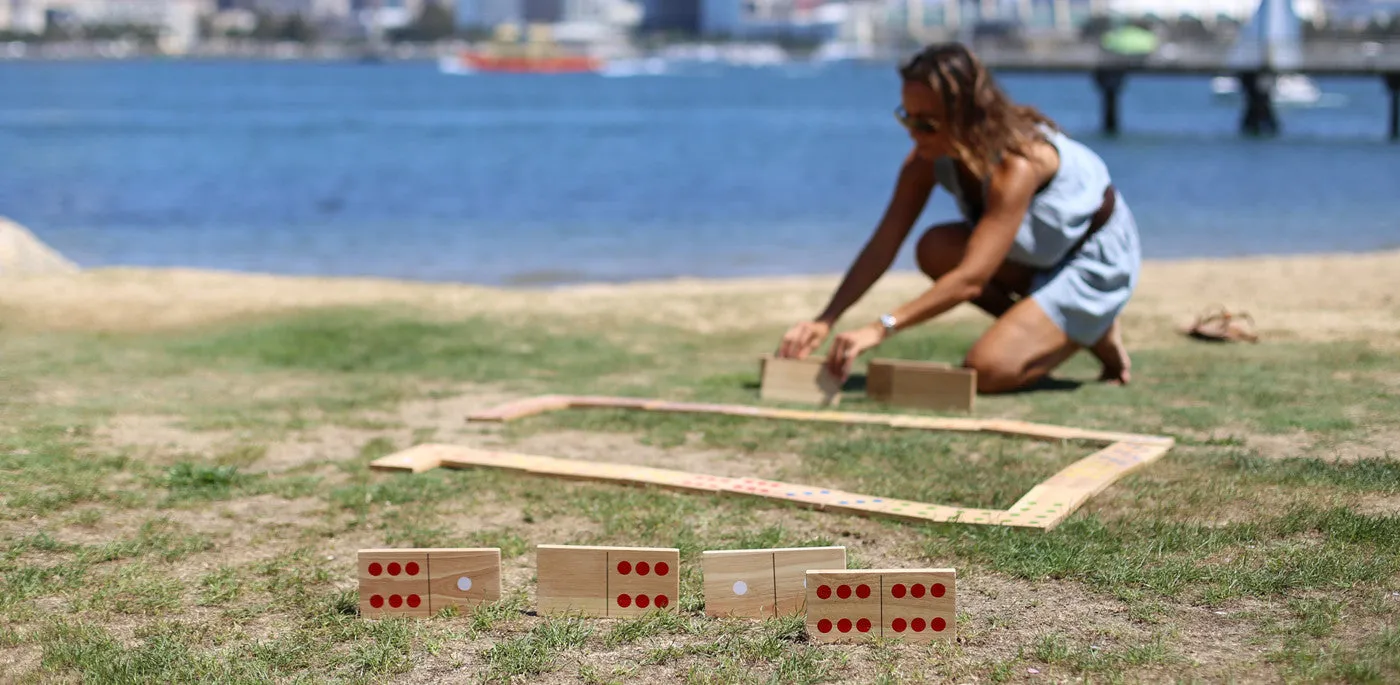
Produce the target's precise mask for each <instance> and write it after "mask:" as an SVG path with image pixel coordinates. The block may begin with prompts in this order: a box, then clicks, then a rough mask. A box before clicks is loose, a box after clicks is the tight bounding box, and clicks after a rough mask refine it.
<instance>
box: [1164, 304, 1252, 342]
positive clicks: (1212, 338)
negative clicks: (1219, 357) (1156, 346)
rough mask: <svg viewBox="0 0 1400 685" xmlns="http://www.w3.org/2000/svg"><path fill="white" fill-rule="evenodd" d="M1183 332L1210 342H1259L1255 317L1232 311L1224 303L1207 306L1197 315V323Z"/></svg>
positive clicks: (1246, 313) (1247, 313)
mask: <svg viewBox="0 0 1400 685" xmlns="http://www.w3.org/2000/svg"><path fill="white" fill-rule="evenodd" d="M1181 332H1182V333H1184V334H1186V335H1188V336H1190V337H1192V338H1195V339H1197V340H1205V341H1208V342H1250V343H1257V342H1259V334H1258V333H1256V332H1255V327H1254V318H1253V317H1251V316H1250V315H1249V312H1232V311H1230V310H1228V309H1226V308H1225V307H1224V305H1215V306H1212V307H1207V308H1206V309H1205V311H1203V312H1201V313H1200V314H1198V315H1197V316H1196V321H1195V323H1193V324H1192V325H1190V326H1189V327H1186V328H1184V329H1182V331H1181Z"/></svg>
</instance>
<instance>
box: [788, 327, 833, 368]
mask: <svg viewBox="0 0 1400 685" xmlns="http://www.w3.org/2000/svg"><path fill="white" fill-rule="evenodd" d="M828 335H831V324H829V323H826V322H823V321H803V322H802V323H799V324H797V325H796V326H793V327H792V328H791V329H789V330H788V332H787V334H786V335H784V336H783V342H782V343H781V344H780V345H778V357H780V358H783V359H805V358H806V357H807V355H809V354H811V353H813V352H815V351H816V349H817V348H818V347H821V346H822V341H824V340H826V336H828Z"/></svg>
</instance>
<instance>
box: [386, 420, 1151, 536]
mask: <svg viewBox="0 0 1400 685" xmlns="http://www.w3.org/2000/svg"><path fill="white" fill-rule="evenodd" d="M575 407H613V408H619V407H620V408H629V409H640V410H645V411H672V412H700V413H717V414H726V415H731V416H746V417H753V418H778V419H788V420H799V421H835V422H840V423H860V424H873V425H885V426H890V427H894V428H914V429H922V430H952V431H962V432H978V431H986V432H994V433H1000V434H1006V435H1019V436H1024V437H1030V438H1037V439H1045V440H1083V441H1088V442H1097V443H1100V444H1104V445H1105V446H1104V447H1103V448H1102V449H1100V450H1098V451H1096V452H1094V453H1092V454H1090V455H1088V456H1086V457H1084V458H1083V459H1080V460H1079V461H1077V462H1075V463H1073V464H1070V465H1069V466H1067V467H1065V468H1064V469H1061V470H1060V472H1059V473H1056V474H1055V475H1053V476H1051V477H1050V478H1049V479H1048V480H1046V481H1045V482H1043V483H1040V484H1039V485H1037V486H1035V487H1034V488H1031V490H1030V492H1028V493H1026V495H1025V496H1024V497H1022V498H1021V499H1020V500H1018V501H1017V502H1016V503H1015V504H1013V505H1012V506H1011V508H1010V509H1007V510H1005V511H999V510H991V509H971V508H966V507H952V506H946V505H940V504H925V503H921V502H911V501H907V500H899V499H891V498H888V497H880V496H876V495H866V494H860V493H852V492H847V491H842V490H834V489H831V488H824V487H821V486H816V485H806V484H798V483H779V482H774V481H765V480H758V479H753V478H730V477H724V476H711V475H705V474H698V473H691V472H687V471H677V470H672V469H661V468H652V467H646V466H635V465H631V464H616V463H604V462H593V461H582V460H575V459H559V458H555V457H547V456H540V455H531V454H517V453H512V452H503V451H496V450H483V449H475V448H470V447H462V446H455V445H443V444H423V445H417V446H415V447H411V448H409V449H406V450H402V451H400V452H396V453H394V454H390V455H388V456H385V457H382V458H380V459H376V460H375V461H373V462H371V464H370V468H372V469H376V470H381V471H408V472H411V473H421V472H423V471H427V470H430V469H434V468H438V467H447V468H478V467H489V468H504V469H511V470H516V471H521V472H525V473H531V474H537V475H547V476H555V477H564V478H575V479H584V480H601V481H610V482H617V483H627V484H633V485H651V486H658V487H664V488H671V489H676V490H683V491H692V492H705V493H719V494H732V495H744V496H758V497H766V498H770V499H776V500H784V501H789V502H794V503H796V504H798V505H799V506H805V507H810V508H815V509H821V510H830V511H842V512H847V513H853V514H860V515H867V516H887V517H892V518H898V519H904V520H911V521H936V522H958V523H976V524H984V525H999V526H1012V527H1020V528H1035V529H1041V530H1049V529H1051V528H1054V527H1055V526H1056V525H1058V524H1059V523H1060V522H1061V521H1063V520H1064V519H1065V518H1066V517H1068V516H1069V515H1070V514H1071V513H1073V512H1074V511H1075V510H1076V509H1078V508H1079V507H1080V506H1081V505H1083V504H1084V502H1086V501H1088V499H1089V498H1090V497H1093V496H1094V495H1096V494H1098V493H1099V492H1101V491H1103V490H1104V489H1105V488H1107V487H1108V486H1109V485H1112V484H1113V483H1114V482H1115V481H1117V480H1118V479H1119V478H1122V477H1123V476H1124V475H1126V474H1128V473H1130V472H1132V471H1134V470H1136V469H1138V468H1140V467H1142V466H1144V465H1146V464H1149V463H1151V462H1153V461H1156V460H1157V459H1158V458H1160V457H1161V456H1162V455H1164V454H1166V453H1167V451H1168V450H1170V449H1171V448H1172V446H1173V445H1174V444H1175V441H1174V440H1172V439H1171V438H1168V437H1161V436H1153V435H1136V434H1130V433H1114V432H1106V431H1093V430H1081V429H1078V428H1066V427H1062V426H1053V425H1047V424H1036V423H1027V422H1023V421H1003V420H995V419H992V420H984V419H945V418H935V417H922V416H904V415H894V414H862V413H853V412H835V411H802V410H788V409H772V408H765V407H753V406H747V405H728V404H694V403H685V402H664V401H655V400H646V399H640V398H629V397H616V398H613V397H596V396H564V395H546V396H542V397H534V398H528V399H525V400H520V401H517V402H512V403H509V404H505V405H501V406H498V407H495V408H493V409H490V410H488V411H485V412H479V413H474V414H472V415H470V416H468V420H469V421H497V422H500V421H511V420H514V419H518V418H522V417H525V416H531V415H535V414H540V413H543V412H547V411H555V410H559V409H567V408H575Z"/></svg>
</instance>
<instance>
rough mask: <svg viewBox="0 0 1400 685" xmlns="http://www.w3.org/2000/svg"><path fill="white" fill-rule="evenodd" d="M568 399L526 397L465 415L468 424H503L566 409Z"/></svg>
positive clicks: (558, 396) (551, 396)
mask: <svg viewBox="0 0 1400 685" xmlns="http://www.w3.org/2000/svg"><path fill="white" fill-rule="evenodd" d="M568 407H569V398H568V397H567V396H564V395H538V396H535V397H526V398H524V399H519V400H515V401H513V402H507V403H505V404H502V405H499V406H496V407H492V408H490V409H486V410H482V411H477V412H472V413H470V414H467V421H468V422H503V421H514V420H515V419H520V418H524V417H526V416H534V415H535V414H542V413H544V412H549V411H555V410H558V409H567V408H568Z"/></svg>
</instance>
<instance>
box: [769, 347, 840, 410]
mask: <svg viewBox="0 0 1400 685" xmlns="http://www.w3.org/2000/svg"><path fill="white" fill-rule="evenodd" d="M759 378H760V384H759V391H758V396H759V399H761V400H764V401H777V402H793V403H798V404H815V405H817V406H821V407H834V406H837V405H839V404H840V403H841V381H840V380H839V379H837V378H836V376H834V375H832V373H831V372H830V371H829V370H828V369H827V368H826V364H825V362H824V361H823V360H822V359H812V358H809V359H784V358H779V357H774V356H772V355H768V356H765V357H763V358H761V359H760V361H759Z"/></svg>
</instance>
